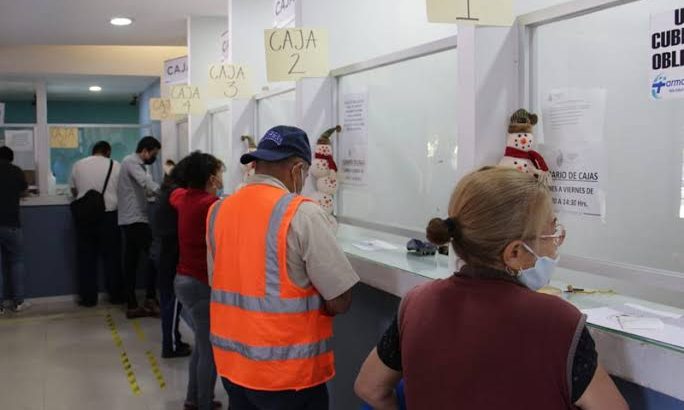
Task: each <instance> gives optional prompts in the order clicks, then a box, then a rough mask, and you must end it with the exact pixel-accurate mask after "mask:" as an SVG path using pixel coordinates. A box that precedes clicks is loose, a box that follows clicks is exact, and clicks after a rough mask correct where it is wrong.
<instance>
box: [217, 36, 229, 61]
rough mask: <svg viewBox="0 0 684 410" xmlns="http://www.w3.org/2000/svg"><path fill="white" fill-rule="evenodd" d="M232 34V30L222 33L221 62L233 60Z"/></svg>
mask: <svg viewBox="0 0 684 410" xmlns="http://www.w3.org/2000/svg"><path fill="white" fill-rule="evenodd" d="M231 40H232V39H231V34H230V30H226V31H224V32H223V33H221V38H220V39H219V43H220V45H221V63H229V62H230V60H231V49H230V48H231V43H232V41H231Z"/></svg>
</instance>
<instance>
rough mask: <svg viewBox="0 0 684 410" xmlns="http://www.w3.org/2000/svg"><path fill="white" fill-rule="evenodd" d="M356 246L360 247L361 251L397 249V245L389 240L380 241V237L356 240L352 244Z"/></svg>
mask: <svg viewBox="0 0 684 410" xmlns="http://www.w3.org/2000/svg"><path fill="white" fill-rule="evenodd" d="M352 245H354V246H355V247H356V248H359V249H361V250H362V251H368V252H371V251H392V250H395V249H399V247H397V246H394V245H392V244H391V243H389V242H385V241H381V240H380V239H371V240H368V241H361V242H356V243H354V244H352Z"/></svg>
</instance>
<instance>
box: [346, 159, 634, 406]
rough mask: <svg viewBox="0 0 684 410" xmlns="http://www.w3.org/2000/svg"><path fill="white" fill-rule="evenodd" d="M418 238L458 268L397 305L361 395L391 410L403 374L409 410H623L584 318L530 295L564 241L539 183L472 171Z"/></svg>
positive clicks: (507, 172)
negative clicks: (447, 248) (448, 253)
mask: <svg viewBox="0 0 684 410" xmlns="http://www.w3.org/2000/svg"><path fill="white" fill-rule="evenodd" d="M427 236H428V239H429V240H431V241H432V242H434V243H436V244H440V245H441V244H445V243H447V242H451V244H452V245H453V247H454V249H455V250H456V253H457V254H458V256H459V257H460V259H461V260H463V261H464V262H465V265H464V266H463V268H461V269H460V271H459V272H457V273H456V274H455V275H453V276H452V277H451V278H449V279H444V280H436V281H433V282H431V283H429V284H426V285H424V286H420V287H418V288H416V289H414V290H413V291H411V292H409V294H408V295H407V296H406V297H405V298H404V300H403V301H402V303H401V305H400V308H399V313H398V317H397V319H396V320H395V322H394V323H393V324H392V325H391V326H390V328H389V329H388V330H387V332H386V334H385V335H384V336H383V339H382V340H381V342H380V343H379V344H378V347H376V348H375V349H374V350H373V351H372V352H371V354H370V355H369V357H368V359H366V362H365V363H364V365H363V368H362V369H361V372H360V374H359V376H358V379H357V381H356V385H355V390H356V392H357V394H358V395H359V396H360V397H361V398H362V399H364V400H365V401H366V402H368V403H369V404H371V405H372V406H373V407H374V408H375V409H376V410H380V409H396V408H397V404H396V403H397V402H396V397H395V395H394V390H393V389H394V386H395V385H396V383H397V382H398V381H399V379H400V378H402V377H403V378H404V381H405V391H406V401H407V406H408V408H409V409H447V408H448V409H477V410H500V409H507V410H512V409H520V410H537V409H538V410H556V409H558V410H561V409H563V410H565V409H575V408H577V407H579V408H581V409H590V410H593V409H600V410H622V409H626V408H627V405H626V403H625V401H624V399H623V398H622V396H621V395H620V393H619V392H618V390H617V388H616V387H615V385H614V383H613V381H612V380H611V379H610V377H609V376H608V374H607V373H606V372H605V370H604V369H603V368H602V367H601V366H600V365H599V364H598V360H597V353H596V349H595V347H594V341H593V340H592V338H591V335H590V334H589V332H588V331H587V329H586V326H585V317H584V315H582V314H581V313H580V312H579V311H578V310H577V309H576V308H575V307H574V306H572V305H571V304H569V303H567V302H565V301H564V300H562V299H561V298H558V297H556V296H549V295H544V294H541V293H537V292H536V291H537V290H539V289H540V288H541V287H543V286H545V285H547V284H548V283H549V280H550V278H551V274H552V272H553V269H554V267H555V265H556V264H557V262H558V248H559V247H560V246H561V245H562V243H563V240H564V239H565V229H564V228H563V227H562V226H561V225H559V224H558V221H557V219H556V217H555V215H554V212H553V206H552V201H551V196H550V193H549V191H548V189H547V188H546V187H545V186H543V185H542V184H540V183H539V182H537V181H536V180H535V179H534V178H533V177H531V176H529V175H526V174H523V173H520V172H518V171H516V170H513V169H508V168H486V169H482V170H480V171H477V172H474V173H472V174H470V175H468V176H466V177H465V178H463V180H462V181H461V182H460V183H459V184H458V186H457V187H456V190H455V192H454V193H453V195H452V198H451V203H450V205H449V218H447V219H433V220H432V221H430V224H429V226H428V228H427Z"/></svg>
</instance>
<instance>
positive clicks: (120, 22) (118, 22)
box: [109, 17, 133, 26]
mask: <svg viewBox="0 0 684 410" xmlns="http://www.w3.org/2000/svg"><path fill="white" fill-rule="evenodd" d="M109 22H110V23H111V24H112V25H114V26H130V25H131V24H133V19H131V18H128V17H114V18H113V19H111V20H109Z"/></svg>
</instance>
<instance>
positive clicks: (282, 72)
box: [264, 28, 330, 81]
mask: <svg viewBox="0 0 684 410" xmlns="http://www.w3.org/2000/svg"><path fill="white" fill-rule="evenodd" d="M264 41H265V45H266V66H267V72H268V81H296V80H298V79H300V78H304V77H326V76H327V75H328V72H329V71H330V69H329V62H328V31H327V30H324V29H313V28H288V29H275V30H265V32H264Z"/></svg>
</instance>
